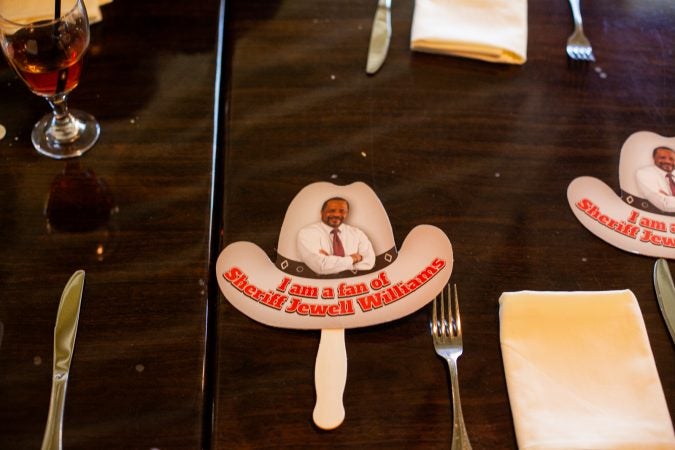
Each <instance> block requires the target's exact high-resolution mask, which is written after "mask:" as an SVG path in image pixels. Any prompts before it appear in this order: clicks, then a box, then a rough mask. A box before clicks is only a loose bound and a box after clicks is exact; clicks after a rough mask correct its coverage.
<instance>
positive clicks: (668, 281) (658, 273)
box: [654, 258, 675, 343]
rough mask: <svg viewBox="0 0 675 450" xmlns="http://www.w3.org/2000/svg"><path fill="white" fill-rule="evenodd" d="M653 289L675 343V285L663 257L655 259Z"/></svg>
mask: <svg viewBox="0 0 675 450" xmlns="http://www.w3.org/2000/svg"><path fill="white" fill-rule="evenodd" d="M654 289H655V290H656V298H657V299H658V301H659V308H661V314H662V315H663V318H664V320H665V321H666V325H667V326H668V331H669V332H670V338H671V339H672V340H673V342H674V343H675V286H674V285H673V277H672V276H671V275H670V270H669V269H668V263H667V262H666V260H665V259H663V258H660V259H658V260H656V264H654Z"/></svg>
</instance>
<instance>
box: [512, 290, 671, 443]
mask: <svg viewBox="0 0 675 450" xmlns="http://www.w3.org/2000/svg"><path fill="white" fill-rule="evenodd" d="M499 305H500V309H499V320H500V340H501V348H502V357H503V360H504V371H505V373H506V384H507V389H508V393H509V401H510V403H511V412H512V414H513V421H514V425H515V431H516V438H517V440H518V447H519V448H520V449H521V450H532V449H560V450H563V449H564V450H573V449H622V450H623V449H625V450H638V449H639V450H647V449H652V450H653V449H675V434H674V433H673V424H672V421H671V418H670V416H669V413H668V407H667V404H666V400H665V397H664V394H663V388H662V387H661V382H660V380H659V376H658V373H657V371H656V365H655V363H654V357H653V354H652V351H651V348H650V346H649V340H648V337H647V331H646V329H645V325H644V321H643V320H642V315H641V313H640V308H639V306H638V303H637V300H636V299H635V296H634V295H633V293H632V292H631V291H629V290H625V291H603V292H534V291H522V292H505V293H503V294H502V296H501V297H500V299H499Z"/></svg>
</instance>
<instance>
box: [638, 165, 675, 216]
mask: <svg viewBox="0 0 675 450" xmlns="http://www.w3.org/2000/svg"><path fill="white" fill-rule="evenodd" d="M666 175H668V172H666V171H664V170H661V169H660V168H659V167H657V166H646V167H643V168H641V169H638V171H637V172H636V173H635V176H636V178H637V184H638V186H639V188H640V190H641V191H642V195H644V197H645V198H646V199H647V200H649V202H650V203H651V204H652V205H654V206H656V207H657V208H659V209H660V210H661V211H665V212H675V196H673V195H672V194H670V192H671V191H670V184H669V183H668V178H667V177H666ZM664 192H665V193H664Z"/></svg>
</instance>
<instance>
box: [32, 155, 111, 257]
mask: <svg viewBox="0 0 675 450" xmlns="http://www.w3.org/2000/svg"><path fill="white" fill-rule="evenodd" d="M117 212H118V208H117V205H116V203H115V198H114V196H113V194H112V192H111V191H110V188H109V187H108V184H107V183H106V182H105V180H103V179H102V178H99V177H98V176H97V175H96V173H95V172H94V170H93V169H91V168H86V167H81V166H80V161H79V160H75V161H69V162H68V163H66V166H65V168H64V170H63V171H62V172H61V173H59V174H58V175H57V176H56V177H55V178H54V180H53V181H52V183H51V185H50V187H49V195H48V197H47V201H46V203H45V209H44V213H45V216H46V218H47V233H48V235H49V236H50V237H51V240H52V244H53V245H55V246H56V247H62V248H67V249H68V253H69V254H72V253H73V252H81V253H82V254H84V255H87V256H93V255H95V256H96V259H97V260H98V261H103V260H104V259H105V258H106V257H107V256H108V255H109V254H110V252H111V251H112V246H113V244H114V238H115V234H116V224H115V223H114V218H115V215H116V214H117Z"/></svg>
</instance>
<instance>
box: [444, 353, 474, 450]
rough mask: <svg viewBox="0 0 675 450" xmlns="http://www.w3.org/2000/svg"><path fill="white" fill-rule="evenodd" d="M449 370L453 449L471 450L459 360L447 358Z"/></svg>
mask: <svg viewBox="0 0 675 450" xmlns="http://www.w3.org/2000/svg"><path fill="white" fill-rule="evenodd" d="M446 360H447V361H448V370H449V371H450V383H451V385H452V419H453V423H452V446H451V449H452V450H471V442H469V434H468V433H467V432H466V425H464V414H463V413H462V403H461V401H460V399H459V380H458V379H457V361H455V360H454V359H452V358H447V359H446Z"/></svg>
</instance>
